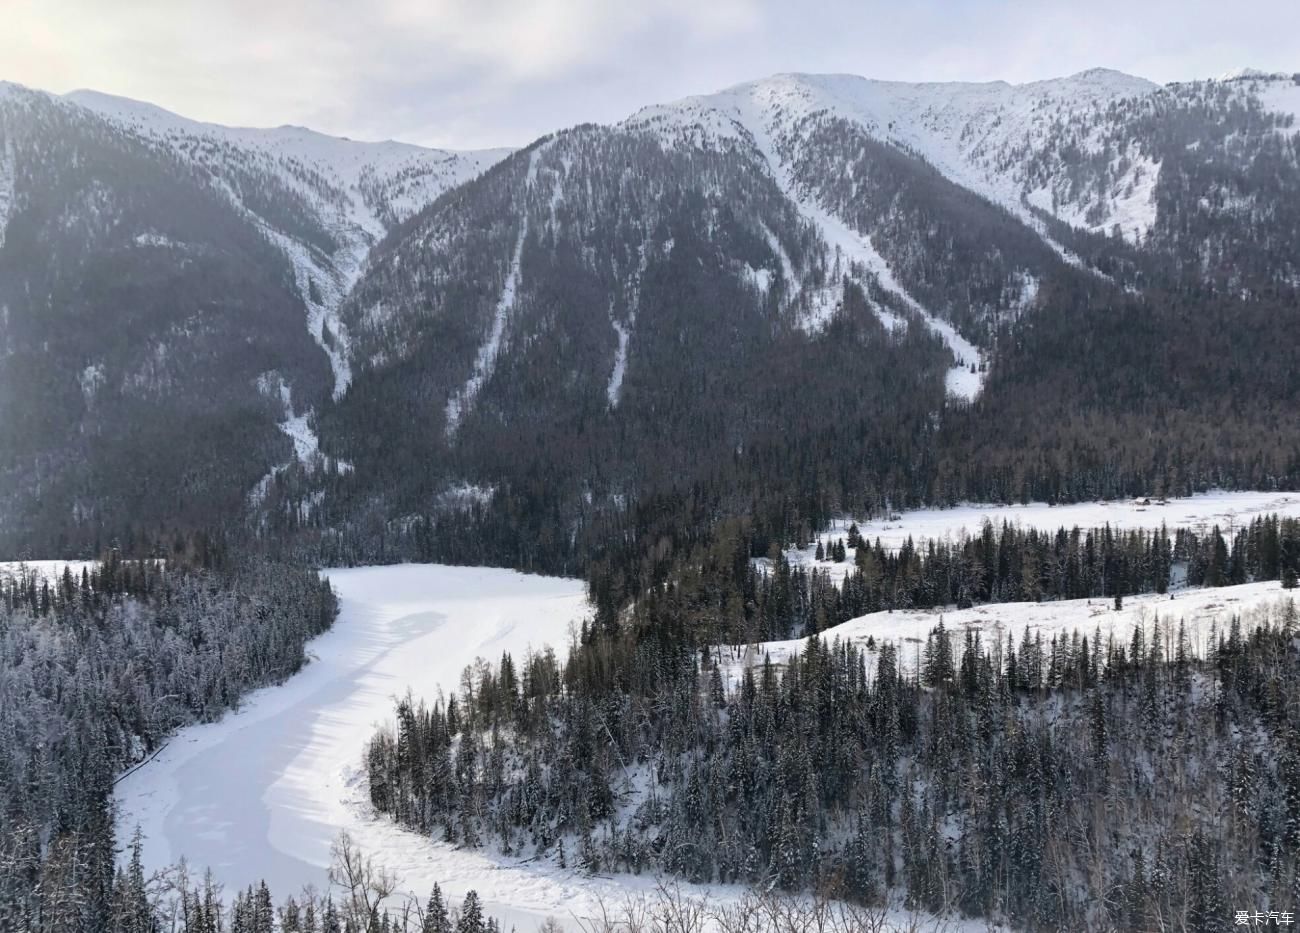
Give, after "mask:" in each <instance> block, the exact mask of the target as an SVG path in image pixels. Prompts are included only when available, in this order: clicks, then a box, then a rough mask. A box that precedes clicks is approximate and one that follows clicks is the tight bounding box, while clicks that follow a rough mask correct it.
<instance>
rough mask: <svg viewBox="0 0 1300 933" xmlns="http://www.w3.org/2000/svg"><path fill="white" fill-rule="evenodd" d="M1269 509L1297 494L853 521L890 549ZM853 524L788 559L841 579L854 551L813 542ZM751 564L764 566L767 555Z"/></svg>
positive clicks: (1292, 510) (926, 512) (1281, 509)
mask: <svg viewBox="0 0 1300 933" xmlns="http://www.w3.org/2000/svg"><path fill="white" fill-rule="evenodd" d="M1273 514H1277V515H1280V516H1282V517H1284V518H1300V493H1293V492H1229V491H1226V490H1217V491H1214V492H1208V493H1200V494H1197V495H1195V496H1188V497H1186V498H1182V499H1169V500H1167V501H1166V502H1165V503H1164V504H1163V505H1162V504H1160V500H1156V499H1153V500H1151V502H1150V504H1146V505H1143V504H1138V503H1136V502H1132V501H1127V500H1123V501H1114V502H1077V503H1071V504H1069V505H1048V504H1047V503H1046V502H1029V503H1024V504H1020V505H989V504H980V503H963V504H962V505H959V506H956V507H954V508H951V509H916V510H913V511H910V512H902V513H896V514H892V515H889V516H886V517H882V518H874V519H860V520H858V521H857V526H858V530H859V532H860V533H861V535H862V537H863V539H865V540H866V541H868V542H869V543H871V544H873V545H874V544H875V542H876V541H877V540H879V541H880V543H881V545H882V546H883V547H884V548H885V549H886V550H889V551H896V550H898V548H900V547H902V545H903V544H904V542H906V541H908V540H909V539H910V540H911V541H912V542H913V543H914V544H917V545H921V544H923V543H924V542H925V541H957V540H959V539H960V538H962V537H963V536H967V537H970V536H974V535H978V534H979V533H980V531H981V530H982V529H983V527H984V523H985V522H986V521H988V522H992V523H993V525H994V526H995V527H1000V526H1001V525H1002V523H1003V522H1008V523H1010V524H1011V525H1014V526H1019V527H1022V528H1033V529H1035V530H1037V531H1056V530H1057V529H1058V528H1067V529H1069V528H1076V527H1077V528H1081V529H1092V528H1101V527H1102V526H1104V525H1109V526H1110V527H1111V528H1114V529H1116V530H1121V529H1122V530H1136V529H1145V530H1151V529H1157V528H1159V527H1160V526H1161V525H1164V526H1166V527H1167V528H1168V529H1169V533H1170V534H1171V535H1172V534H1173V533H1174V532H1175V531H1177V530H1178V529H1180V528H1182V529H1187V530H1189V531H1195V532H1198V533H1204V532H1207V531H1210V530H1211V529H1212V528H1213V527H1214V526H1215V525H1218V526H1219V528H1220V529H1221V530H1222V532H1223V533H1224V534H1225V535H1229V534H1231V533H1232V532H1233V530H1234V529H1236V528H1240V527H1241V526H1243V525H1245V524H1248V523H1249V522H1250V521H1251V519H1253V518H1256V517H1260V516H1264V515H1273ZM853 523H854V520H853V519H851V518H842V519H838V520H836V521H834V522H832V523H831V527H830V528H828V529H827V530H826V531H824V532H822V533H821V534H819V535H818V536H817V539H816V540H814V541H811V542H809V543H808V544H807V546H806V547H802V548H789V549H788V550H786V551H785V557H786V560H788V561H789V562H790V563H791V564H799V565H802V566H804V567H808V568H811V567H814V566H815V567H816V568H817V569H818V570H823V571H826V572H828V573H830V574H831V576H832V578H835V579H839V578H842V577H844V576H845V575H847V574H849V573H850V572H851V571H852V570H853V568H854V564H853V549H852V548H849V549H848V559H847V560H846V561H844V562H835V561H817V560H816V559H815V557H816V549H817V542H818V541H820V542H821V544H822V545H823V547H825V546H826V545H828V544H830V543H831V542H832V541H835V540H837V539H843V538H844V537H845V536H846V534H847V532H848V528H849V525H851V524H853ZM757 563H758V565H759V566H764V567H765V566H767V561H766V559H760V560H758V561H757Z"/></svg>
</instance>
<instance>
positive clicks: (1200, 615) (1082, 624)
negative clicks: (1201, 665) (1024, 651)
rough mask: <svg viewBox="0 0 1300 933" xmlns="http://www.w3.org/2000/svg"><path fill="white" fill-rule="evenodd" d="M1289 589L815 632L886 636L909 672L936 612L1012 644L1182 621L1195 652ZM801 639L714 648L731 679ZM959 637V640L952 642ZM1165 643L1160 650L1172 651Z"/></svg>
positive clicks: (992, 611) (1122, 632)
mask: <svg viewBox="0 0 1300 933" xmlns="http://www.w3.org/2000/svg"><path fill="white" fill-rule="evenodd" d="M1294 593H1295V591H1286V590H1283V589H1282V584H1281V583H1280V582H1279V581H1277V580H1269V581H1267V582H1264V583H1245V584H1242V585H1240V586H1224V587H1210V588H1204V589H1192V590H1182V591H1180V592H1178V593H1177V594H1175V595H1173V596H1161V595H1159V594H1156V593H1148V594H1145V595H1142V596H1127V597H1125V598H1124V607H1123V608H1122V609H1115V608H1114V607H1113V605H1112V604H1111V602H1110V601H1109V600H1104V599H1068V600H1061V601H1059V602H1044V603H994V604H990V605H985V606H976V607H974V608H971V609H933V610H901V609H900V610H895V611H893V612H873V613H869V614H868V615H864V616H859V617H858V618H856V619H850V620H849V621H848V622H845V623H843V624H842V625H837V626H834V627H832V628H828V629H826V630H825V631H824V632H822V633H821V637H822V639H823V640H824V641H825V642H826V643H827V644H831V643H833V642H835V641H836V640H837V639H838V640H840V641H845V642H851V643H853V644H855V645H857V646H858V647H859V648H862V647H865V646H866V644H867V641H868V639H870V640H871V641H872V642H873V644H880V643H881V642H889V643H892V644H894V645H895V646H896V647H897V648H898V660H899V664H900V666H901V667H902V668H903V669H904V670H906V671H911V672H914V671H915V670H916V669H917V661H918V658H919V657H920V651H921V647H922V645H923V644H924V642H925V638H926V635H927V634H929V632H930V630H931V629H933V628H934V627H935V626H937V625H938V624H939V620H940V618H942V619H943V623H944V626H945V628H947V629H948V630H949V631H950V632H951V634H952V637H954V638H957V639H962V638H964V637H965V635H964V633H965V632H966V631H968V630H970V631H977V632H979V633H980V638H981V640H982V641H983V642H984V644H985V646H988V647H992V646H993V645H994V644H995V643H1000V644H1003V645H1005V644H1006V641H1007V636H1008V635H1011V636H1013V637H1014V638H1015V640H1016V644H1017V646H1018V645H1019V644H1020V641H1021V639H1022V638H1023V637H1024V634H1025V632H1026V631H1028V632H1029V635H1030V637H1031V638H1033V637H1035V636H1036V635H1038V634H1041V635H1042V637H1043V641H1044V642H1047V641H1049V640H1050V639H1051V636H1052V635H1053V634H1061V633H1064V634H1066V635H1071V634H1073V633H1074V632H1076V631H1077V632H1078V633H1079V634H1080V635H1081V636H1082V635H1087V636H1088V637H1089V638H1092V637H1094V634H1095V633H1097V632H1100V633H1101V637H1102V639H1103V640H1104V639H1106V638H1107V637H1109V636H1111V635H1114V636H1115V638H1116V640H1122V641H1124V642H1125V643H1127V642H1128V640H1129V639H1130V637H1131V636H1132V634H1133V627H1134V626H1135V625H1138V624H1141V625H1142V627H1143V631H1144V632H1145V633H1146V635H1147V637H1148V638H1150V637H1152V636H1153V634H1154V632H1155V626H1156V624H1157V622H1158V623H1159V625H1160V632H1161V634H1162V636H1163V637H1164V638H1166V639H1170V638H1172V637H1174V636H1176V635H1177V632H1178V626H1179V623H1180V622H1181V623H1182V624H1183V625H1185V626H1186V629H1187V635H1188V639H1189V640H1190V642H1191V645H1192V647H1193V648H1194V649H1195V651H1196V653H1197V654H1202V653H1203V652H1204V649H1205V646H1206V644H1207V643H1208V638H1209V635H1210V632H1211V630H1214V631H1218V632H1223V631H1225V630H1226V628H1227V627H1228V626H1229V625H1230V624H1231V623H1232V620H1233V618H1234V617H1235V618H1238V619H1239V620H1240V621H1241V624H1242V628H1243V630H1245V631H1247V632H1249V631H1250V630H1251V629H1252V628H1254V627H1255V626H1257V625H1259V624H1260V623H1262V622H1264V621H1272V622H1274V623H1277V622H1278V620H1279V619H1280V614H1281V612H1282V611H1283V609H1284V607H1286V605H1287V604H1288V603H1290V602H1293V600H1294V599H1295V596H1294ZM806 644H807V639H798V638H796V639H791V640H789V641H772V642H762V643H759V644H756V645H747V646H724V647H719V648H717V649H715V650H716V651H717V654H718V657H719V659H720V660H721V661H722V662H723V670H724V672H725V674H726V677H727V681H728V682H729V683H731V684H735V683H738V682H739V680H740V678H741V676H742V674H743V672H744V670H745V668H746V667H753V666H756V665H761V664H762V663H763V661H764V658H765V657H770V658H771V660H772V661H773V662H774V663H781V662H783V661H785V660H787V659H788V658H789V657H790V656H791V655H793V654H798V653H801V652H802V651H803V648H804V646H805V645H806ZM957 644H960V641H958V642H957ZM1169 648H1170V645H1168V644H1166V649H1167V652H1166V656H1168V657H1172V656H1173V652H1172V650H1168V649H1169Z"/></svg>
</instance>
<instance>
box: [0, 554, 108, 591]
mask: <svg viewBox="0 0 1300 933" xmlns="http://www.w3.org/2000/svg"><path fill="white" fill-rule="evenodd" d="M97 566H99V561H97V560H5V561H0V580H4V581H10V580H23V579H29V578H35V579H37V580H47V581H49V583H50V584H51V585H53V584H54V583H57V582H58V581H59V580H60V579H62V577H63V569H64V568H65V567H66V568H67V569H68V570H71V571H72V576H73V577H74V578H75V579H76V580H77V581H78V582H80V580H81V572H82V571H83V570H94V569H95V568H96V567H97Z"/></svg>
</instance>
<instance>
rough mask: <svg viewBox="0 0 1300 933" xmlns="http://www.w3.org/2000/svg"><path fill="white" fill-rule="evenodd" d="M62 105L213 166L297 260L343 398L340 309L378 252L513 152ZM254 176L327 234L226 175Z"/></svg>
mask: <svg viewBox="0 0 1300 933" xmlns="http://www.w3.org/2000/svg"><path fill="white" fill-rule="evenodd" d="M63 99H64V100H67V101H71V102H72V103H74V104H76V105H78V106H80V107H84V108H86V109H88V110H90V111H92V112H94V113H96V114H98V115H99V116H101V117H103V118H104V119H106V120H109V121H110V122H112V123H113V124H115V125H117V126H119V127H121V128H122V129H124V130H125V131H127V132H129V133H131V134H133V135H136V136H138V137H140V138H142V139H145V140H147V141H149V142H150V143H151V144H153V145H156V146H159V147H162V148H164V149H165V150H166V151H168V152H171V153H173V154H174V155H176V156H177V157H178V158H181V159H184V160H188V161H191V162H193V163H194V164H196V165H199V166H202V167H203V168H205V169H207V170H208V171H210V172H211V173H212V177H213V182H214V184H217V185H219V186H220V187H221V188H222V189H223V190H224V191H225V192H226V193H227V194H228V196H229V197H230V199H231V201H232V202H233V203H235V204H236V205H237V206H238V207H239V208H240V209H241V210H245V211H247V212H248V213H249V215H250V216H252V217H254V218H255V219H256V220H257V222H258V223H260V224H261V225H262V226H263V228H264V231H265V232H266V234H267V235H268V236H269V237H270V238H271V239H272V240H273V242H275V244H276V245H277V246H278V247H279V248H280V249H281V250H282V251H283V252H284V254H285V255H286V257H287V258H288V259H289V260H290V261H291V262H292V263H293V266H294V273H295V276H296V277H297V280H298V285H299V291H300V292H301V294H302V297H303V301H304V302H305V303H306V305H307V308H308V312H309V314H308V322H307V323H308V328H309V329H310V331H311V333H312V336H313V337H314V338H315V339H316V340H317V341H318V342H319V343H320V345H321V348H322V349H323V350H324V351H325V352H326V353H327V354H328V355H329V357H330V362H331V364H332V367H333V370H334V395H335V397H336V398H337V397H338V396H341V395H342V394H343V392H344V391H346V389H347V386H348V383H349V381H350V380H351V366H350V361H349V354H348V350H347V332H346V330H345V329H344V328H343V327H342V325H341V324H340V323H339V320H338V317H337V310H338V306H339V304H340V303H341V302H342V300H343V298H344V296H345V295H346V294H347V293H348V291H349V290H350V289H351V287H352V285H353V283H354V282H355V281H356V280H357V278H358V277H359V276H360V274H361V270H362V268H363V266H364V263H365V259H366V257H367V255H368V254H369V252H370V250H371V248H372V247H373V246H374V245H375V244H376V243H378V242H379V240H381V239H382V238H383V237H384V235H385V234H386V233H387V231H388V230H389V229H390V228H391V227H392V226H394V225H395V224H397V223H400V222H401V221H403V220H406V219H407V218H408V217H410V216H411V215H412V214H414V213H416V212H417V211H419V210H421V209H422V208H424V207H425V206H426V205H428V204H430V203H431V202H432V201H433V200H434V199H435V198H437V197H438V196H439V195H440V194H442V193H443V192H444V191H446V190H448V189H449V188H453V187H455V186H457V185H459V184H461V183H463V182H465V181H468V180H469V179H471V178H473V177H474V176H475V175H478V174H480V173H481V172H482V171H483V170H484V169H486V168H488V167H489V166H491V165H493V164H494V163H496V162H498V161H500V160H501V159H502V158H504V157H505V156H506V155H508V154H509V153H510V151H511V150H509V149H485V150H476V151H465V152H453V151H450V150H444V149H430V148H426V147H422V146H415V145H411V144H408V143H400V142H393V141H386V142H357V141H354V140H350V139H342V138H339V137H335V136H326V135H324V134H321V133H317V132H315V131H314V130H309V129H306V128H304V127H299V126H281V127H276V128H272V129H255V128H246V127H228V126H221V125H219V124H215V123H201V122H199V121H196V120H190V119H188V118H186V117H182V116H178V115H177V114H174V113H171V112H170V111H167V110H164V109H162V108H161V107H156V106H154V105H153V104H149V103H144V102H141V101H136V100H131V99H129V98H125V97H117V96H114V95H110V94H102V93H99V92H98V91H89V90H80V91H73V92H71V93H69V94H67V95H65V96H64V98H63ZM248 169H252V170H256V171H261V172H265V173H266V174H268V175H270V176H272V177H273V178H275V179H276V180H277V181H278V182H279V183H281V184H282V185H284V186H285V188H286V189H288V190H289V191H292V192H293V193H294V194H296V195H297V196H298V197H299V198H300V199H301V203H302V204H303V205H304V206H305V207H306V208H307V209H308V210H310V211H311V212H312V213H313V214H314V215H315V218H316V220H317V222H318V224H319V227H320V228H321V230H322V231H323V232H324V234H326V236H325V237H323V238H314V237H311V236H303V235H301V234H299V235H295V231H293V230H288V229H283V228H282V227H281V226H279V225H277V224H276V223H275V222H274V220H273V219H272V218H270V217H267V216H263V215H261V214H259V213H258V208H257V204H256V203H254V202H252V201H251V200H250V199H248V198H245V197H244V196H243V194H242V192H241V191H240V190H239V188H238V185H237V184H236V183H235V182H234V179H232V178H231V177H228V176H229V175H230V174H231V173H232V172H242V171H245V170H248Z"/></svg>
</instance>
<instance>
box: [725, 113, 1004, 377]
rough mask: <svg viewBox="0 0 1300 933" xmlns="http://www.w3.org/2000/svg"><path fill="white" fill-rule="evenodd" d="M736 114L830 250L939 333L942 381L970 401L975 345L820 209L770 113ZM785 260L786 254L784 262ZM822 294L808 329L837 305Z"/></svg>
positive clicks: (891, 320) (891, 322)
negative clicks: (946, 365)
mask: <svg viewBox="0 0 1300 933" xmlns="http://www.w3.org/2000/svg"><path fill="white" fill-rule="evenodd" d="M737 113H738V115H739V117H740V118H741V120H742V121H743V125H745V126H746V128H747V131H748V134H749V138H750V140H751V141H752V143H753V145H754V147H755V148H756V149H757V150H758V153H759V155H760V156H761V157H762V159H763V160H764V162H765V163H766V165H767V167H768V170H769V171H770V172H771V174H772V178H773V180H774V181H775V182H776V185H777V187H778V188H779V189H780V190H781V192H782V193H783V194H784V195H785V196H786V198H787V199H789V201H790V202H791V203H792V204H794V206H795V207H796V208H797V209H798V210H799V213H800V214H801V215H802V216H803V218H804V219H805V220H806V221H807V222H808V223H810V224H811V225H812V226H813V227H814V228H816V229H817V231H818V232H819V233H820V234H821V236H822V238H823V240H825V242H826V244H827V245H828V246H829V247H830V248H831V249H832V250H834V251H837V252H838V253H839V254H841V255H842V256H843V257H844V258H845V259H847V261H848V262H849V263H850V264H851V265H855V266H857V267H859V268H860V269H862V270H863V271H865V272H866V273H867V274H869V275H871V276H873V277H874V278H875V279H876V281H877V282H878V283H879V284H880V286H881V287H882V288H884V289H886V290H887V291H890V292H892V293H894V294H895V295H897V296H898V297H899V298H900V299H901V300H902V301H903V303H904V304H905V305H906V306H907V307H908V308H909V309H910V310H911V311H912V312H913V313H915V314H916V315H918V316H919V317H920V318H921V319H922V320H923V321H924V322H925V323H926V325H927V326H928V327H929V328H930V329H931V330H933V331H934V332H935V333H936V334H938V335H939V337H940V338H941V339H942V340H943V342H944V344H945V345H946V346H947V347H948V349H949V351H951V353H952V355H953V360H954V365H953V367H952V369H951V370H950V371H949V373H948V375H947V378H946V381H945V384H946V387H947V390H948V392H949V393H951V394H953V395H956V396H958V397H961V398H964V399H967V400H970V399H974V398H975V396H977V395H978V394H979V390H980V387H981V385H982V376H981V374H980V372H981V371H982V369H983V366H982V362H983V360H982V357H981V355H980V352H979V350H977V349H976V348H975V345H974V344H972V343H971V342H970V341H969V340H967V339H966V338H965V337H963V336H962V335H961V334H959V333H958V332H957V329H956V328H955V327H953V326H952V325H951V324H950V323H948V322H947V321H944V320H942V319H941V318H939V317H937V316H935V315H933V314H931V313H930V312H929V311H927V310H926V309H925V308H924V307H922V306H921V303H920V302H918V301H917V300H916V299H915V298H913V297H912V296H911V295H910V294H908V292H907V290H906V289H905V288H904V287H903V285H902V283H900V282H899V281H898V280H897V278H895V276H894V274H893V271H892V270H891V269H890V268H889V263H887V262H886V261H885V258H884V257H883V256H881V255H880V253H879V251H877V250H876V248H875V246H874V245H872V242H871V237H869V236H867V235H865V234H862V233H859V232H858V231H856V230H854V229H853V228H852V227H850V226H849V225H848V224H847V223H845V222H844V221H843V220H842V219H841V218H840V217H838V216H837V215H836V214H834V213H833V212H832V211H829V210H827V209H826V208H825V207H823V206H822V205H821V203H820V202H819V201H818V200H817V199H816V197H815V196H814V195H812V194H811V193H810V192H808V191H807V190H806V189H805V187H804V186H803V185H801V184H800V183H799V182H798V181H797V180H796V179H795V177H794V173H793V171H792V169H791V166H790V165H789V164H788V163H786V162H785V161H784V160H783V159H782V158H781V154H780V152H779V151H778V146H777V143H776V140H775V138H774V134H773V129H774V127H773V125H772V124H770V123H768V122H767V117H768V115H769V114H770V113H772V111H770V110H769V111H763V110H758V111H755V109H754V108H753V107H752V106H751V107H743V106H741V107H738V110H737ZM788 261H789V260H788V257H787V259H786V262H788ZM790 271H793V269H791V270H790ZM820 297H821V300H817V298H818V296H814V300H813V301H812V302H810V304H809V308H810V313H809V314H808V316H807V317H806V318H805V319H804V320H803V321H802V322H801V323H802V324H803V326H804V327H805V328H806V329H807V330H809V331H810V332H817V331H820V330H821V329H822V328H823V327H825V326H826V323H827V322H828V321H829V320H830V317H831V316H832V315H833V314H834V312H835V309H836V305H833V304H832V303H831V302H830V301H828V300H826V297H827V296H825V295H822V296H820ZM876 311H877V314H879V315H880V318H881V321H882V323H884V325H885V326H886V327H890V328H893V327H896V326H898V324H899V319H898V318H897V317H896V316H895V315H893V314H890V313H889V312H888V311H887V310H885V309H882V308H880V307H878V306H877V307H876ZM972 364H974V366H975V368H976V372H974V373H972V372H971V371H970V367H971V365H972Z"/></svg>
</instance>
